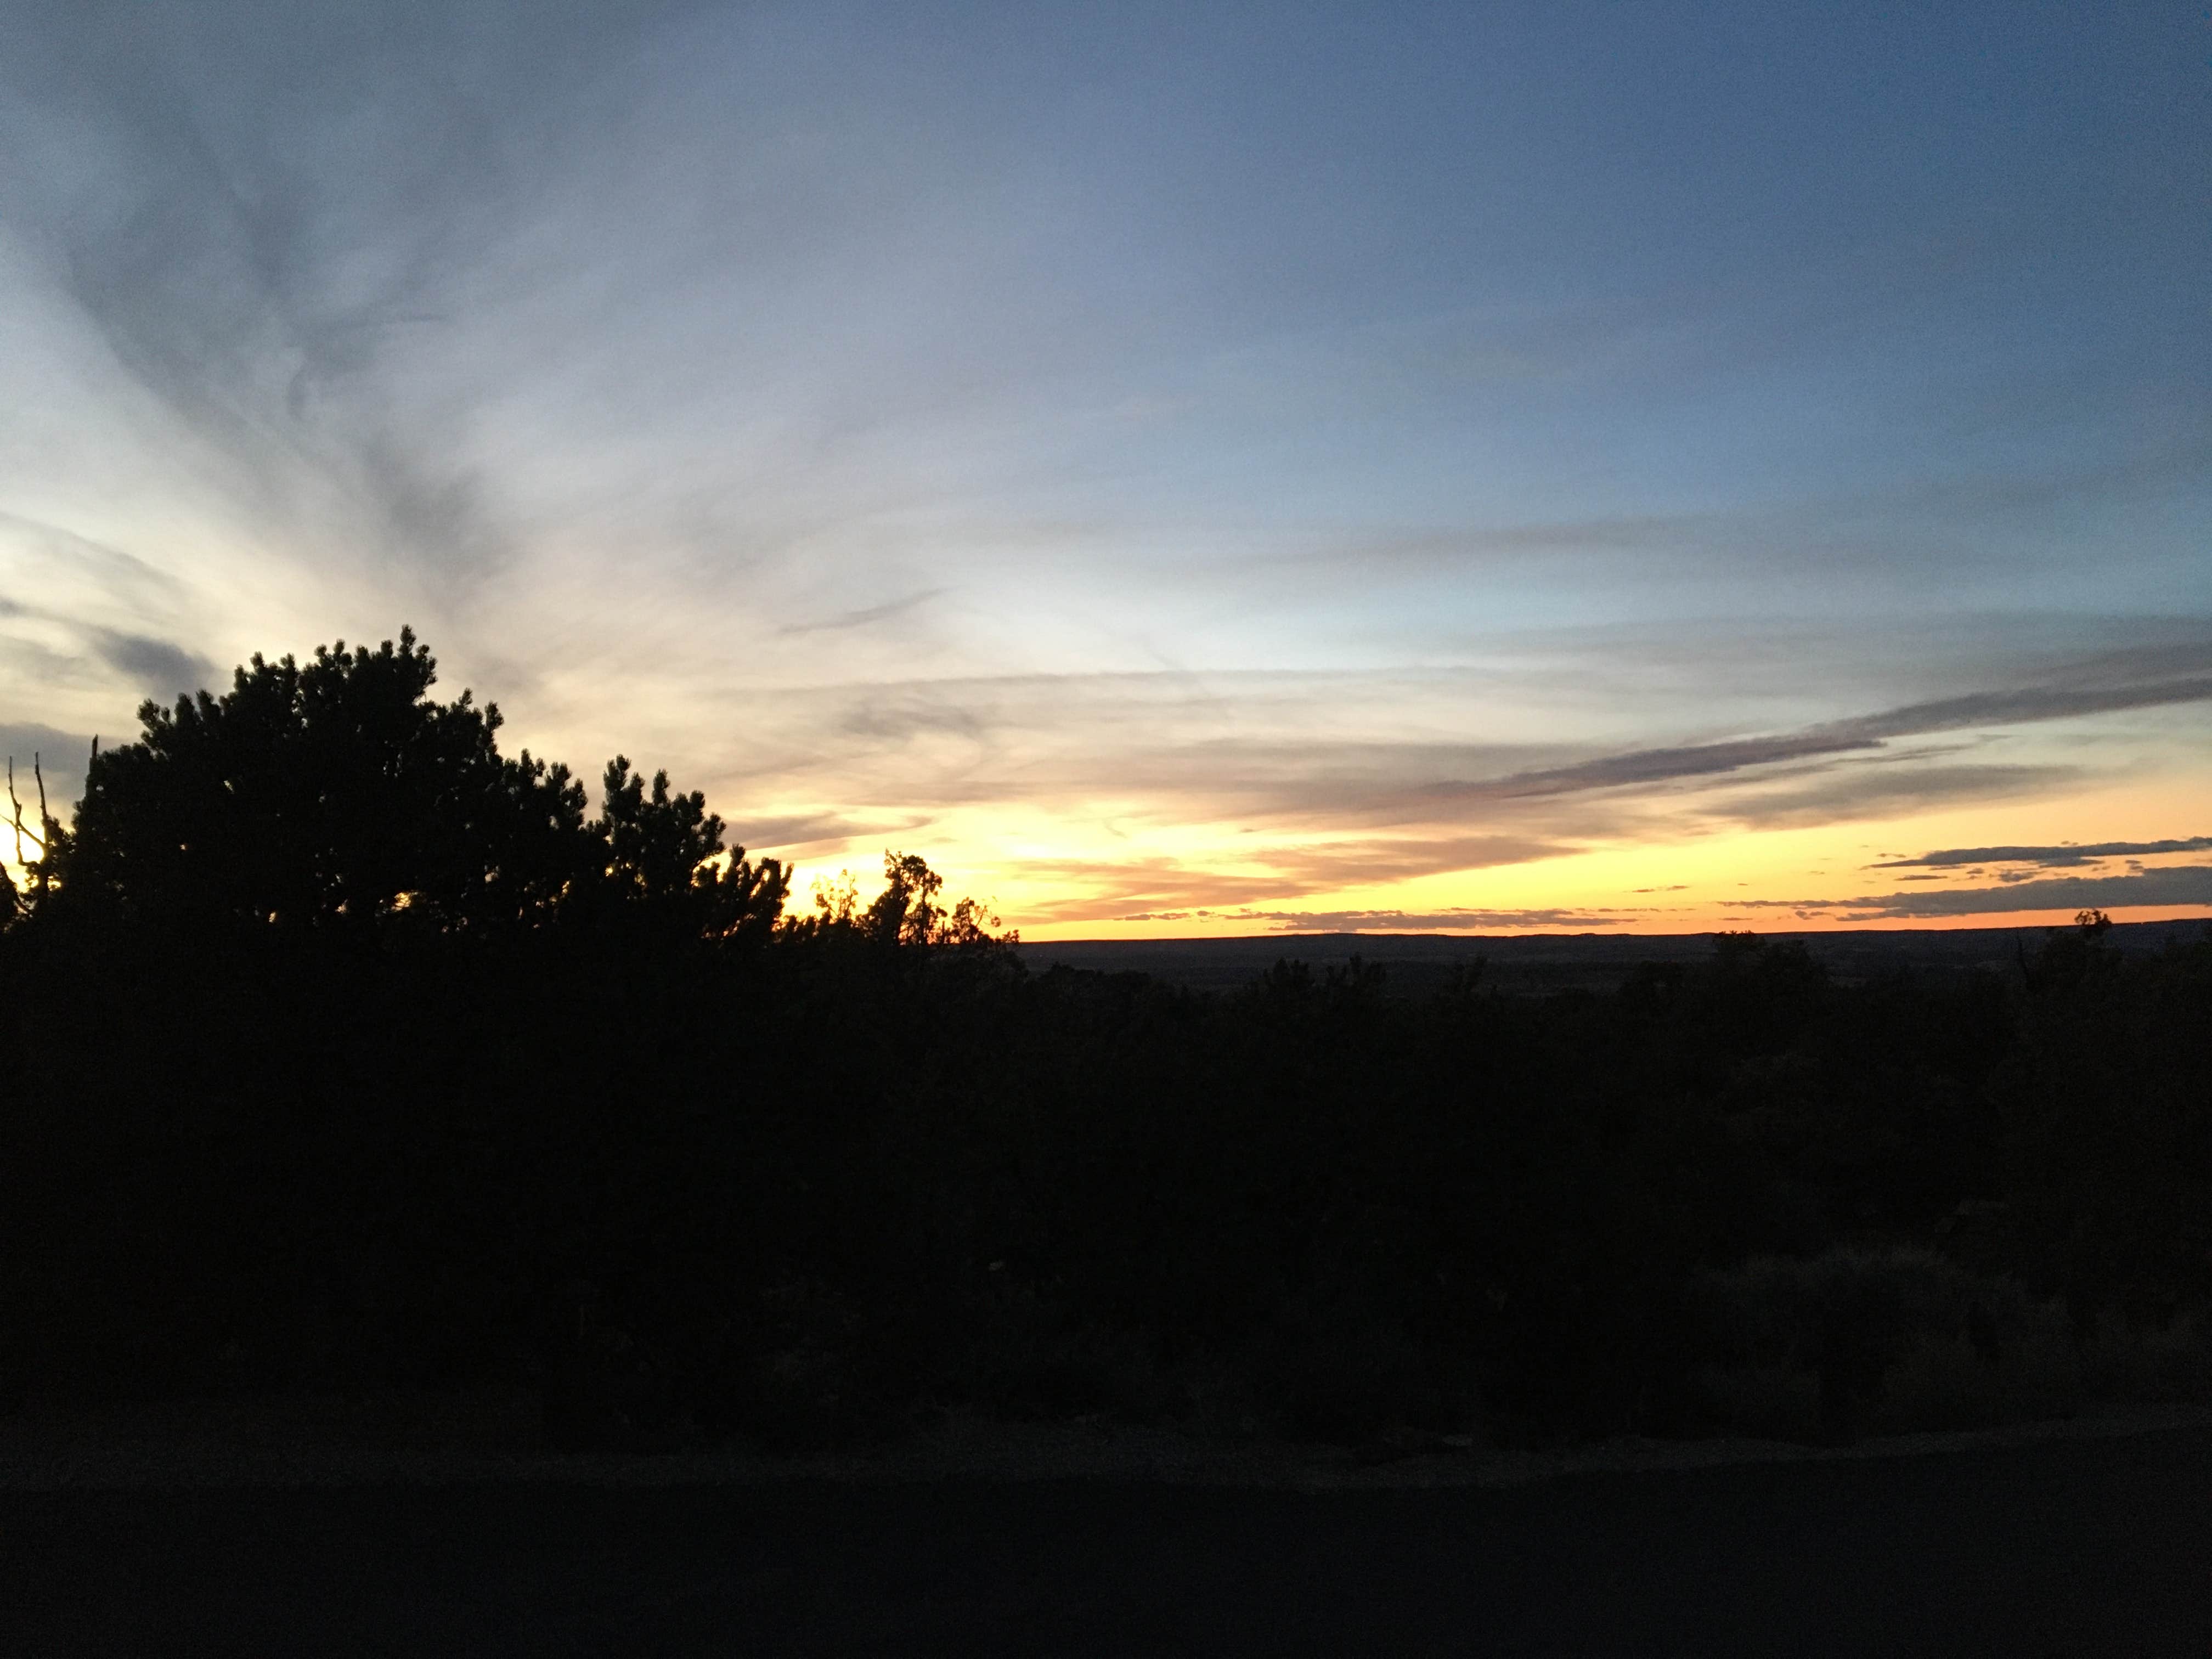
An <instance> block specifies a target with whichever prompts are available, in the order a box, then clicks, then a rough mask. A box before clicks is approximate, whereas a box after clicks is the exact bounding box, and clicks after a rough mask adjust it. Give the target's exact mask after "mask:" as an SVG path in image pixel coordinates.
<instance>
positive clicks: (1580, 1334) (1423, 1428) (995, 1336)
mask: <svg viewBox="0 0 2212 1659" xmlns="http://www.w3.org/2000/svg"><path fill="white" fill-rule="evenodd" d="M431 683H432V665H431V662H430V659H429V658H428V655H427V653H424V652H423V651H422V649H420V648H419V647H415V646H414V645H413V643H412V641H410V640H409V639H407V638H406V637H404V636H403V639H402V641H401V643H400V644H399V645H398V647H392V646H391V645H389V644H387V645H386V646H385V647H383V648H381V649H380V650H377V651H368V650H365V649H364V650H358V651H349V650H346V649H344V648H343V647H341V648H338V649H337V650H333V651H329V652H323V653H318V654H317V656H316V658H315V659H313V661H311V662H308V663H306V664H304V665H300V664H295V663H294V662H292V661H291V660H290V659H286V660H285V661H283V662H281V663H276V664H269V663H264V662H262V661H260V660H259V659H256V661H255V663H254V664H253V665H252V667H251V668H249V669H245V670H241V671H240V673H239V675H238V678H237V679H236V682H235V684H234V688H233V690H231V691H230V692H228V694H227V695H225V696H222V697H220V698H217V697H213V696H209V695H207V694H202V695H201V696H199V697H198V698H197V699H196V700H192V701H188V702H180V703H179V705H178V706H177V707H176V708H173V709H163V708H158V707H155V706H154V705H149V706H148V707H147V708H145V709H144V710H143V711H142V718H143V721H144V725H145V731H144V734H143V738H142V739H141V740H140V741H139V742H138V743H137V744H131V745H129V746H126V747H123V748H119V749H116V750H112V751H110V752H107V753H104V754H100V755H98V756H96V757H95V759H94V763H93V765H92V768H91V770H90V773H89V775H88V781H87V784H86V793H85V797H84V799H83V801H82V803H81V804H80V805H79V806H78V807H77V810H76V814H75V818H74V823H73V824H72V825H71V826H70V827H69V828H67V829H64V827H63V826H62V825H61V824H59V823H54V822H52V821H51V820H46V821H43V822H42V823H39V824H37V825H33V826H27V843H26V846H27V852H28V854H30V857H31V864H30V870H29V876H28V879H27V884H26V886H25V890H23V891H21V892H20V893H16V892H13V891H11V892H10V893H9V894H8V895H6V896H5V897H6V902H7V903H8V906H9V920H8V926H7V927H6V929H5V932H4V933H0V1020H4V1021H5V1022H7V1030H6V1038H7V1042H8V1045H9V1054H10V1056H11V1059H12V1065H11V1068H10V1088H9V1093H8V1096H7V1098H6V1101H5V1104H4V1107H0V1392H4V1395H5V1396H7V1397H8V1398H11V1399H13V1400H15V1401H38V1400H41V1399H52V1398H56V1397H60V1398H70V1399H77V1398H83V1397H86V1396H88V1395H132V1394H149V1393H150V1394H174V1393H178V1392H185V1391H205V1390H258V1389H272V1388H283V1389H295V1388H301V1389H307V1388H312V1389H381V1388H387V1387H394V1386H428V1387H455V1388H474V1387H485V1388H526V1389H531V1390H532V1391H535V1392H536V1393H538V1395H540V1396H541V1397H542V1398H543V1400H544V1402H545V1410H546V1422H547V1426H548V1429H549V1431H550V1433H551V1434H552V1435H553V1436H554V1437H556V1440H558V1441H559V1442H561V1443H568V1444H576V1445H605V1446H615V1447H633V1448H639V1449H650V1448H653V1447H656V1446H662V1445H675V1444H679V1443H687V1442H690V1441H692V1440H695V1439H696V1438H702V1437H714V1436H717V1435H728V1434H738V1435H743V1436H746V1437H755V1438H757V1439H761V1440H764V1441H767V1442H769V1443H781V1444H805V1443H821V1442H823V1441H826V1440H836V1439H847V1438H854V1437H869V1436H875V1435H882V1434H890V1433H895V1432H897V1431H900V1430H901V1429H902V1427H904V1426H906V1425H911V1424H913V1423H915V1422H916V1421H918V1420H921V1419H923V1418H925V1417H926V1416H927V1414H928V1413H932V1412H933V1411H936V1410H939V1409H942V1408H945V1407H962V1406H966V1407H980V1408H982V1409H985V1410H987V1411H994V1412H1000V1413H1054V1414H1066V1415H1073V1414H1079V1413H1094V1412H1102V1413H1121V1414H1127V1415H1130V1416H1135V1417H1143V1418H1149V1419H1183V1420H1188V1421H1191V1422H1194V1423H1196V1424H1198V1425H1202V1426H1210V1427H1215V1428H1219V1429H1223V1430H1226V1431H1241V1432H1248V1433H1250V1432H1259V1433H1298V1434H1310V1435H1322V1436H1330V1437H1343V1438H1348V1439H1357V1440H1369V1441H1380V1442H1390V1441H1393V1440H1398V1441H1403V1440H1407V1439H1409V1438H1410V1439H1414V1440H1418V1438H1419V1437H1420V1436H1422V1435H1424V1434H1457V1433H1473V1434H1477V1435H1492V1436H1500V1437H1524V1438H1525V1437H1553V1436H1568V1435H1584V1434H1595V1433H1605V1432H1613V1431H1628V1430H1636V1431H1646V1432H1695V1431H1702V1430H1712V1429H1732V1430H1739V1431H1741V1430H1749V1431H1760V1432H1770V1433H1778V1434H1784V1435H1790V1436H1796V1437H1808V1438H1814V1437H1849V1436H1851V1435H1853V1434H1857V1433H1863V1432H1868V1431H1875V1430H1877V1429H1881V1428H1885V1427H1917V1426H1943V1425H1964V1424H1969V1423H1977V1422H1987V1421H1992V1420H1997V1419H2005V1418H2009V1417H2021V1416H2032V1415H2039V1414H2046V1413H2057V1412H2064V1411H2067V1410H2069V1409H2071V1408H2072V1407H2073V1406H2074V1405H2075V1403H2076V1402H2077V1401H2079V1400H2081V1398H2083V1397H2085V1396H2086V1395H2097V1394H2106V1395H2121V1396H2127V1397H2134V1398H2160V1397H2165V1398H2172V1397H2181V1396H2188V1395H2204V1394H2208V1393H2212V1082H2208V1079H2212V944H2205V943H2199V944H2192V945H2169V946H2167V947H2166V949H2164V950H2163V951H2160V952H2158V953H2156V954H2141V953H2123V952H2121V951H2118V950H2116V949H2114V948H2113V947H2112V945H2111V943H2110V941H2109V940H2108V939H2106V937H2105V929H2104V925H2103V922H2102V919H2101V918H2098V917H2088V918H2085V920H2084V921H2083V922H2082V923H2081V925H2080V926H2078V927H2075V928H2073V929H2070V930H2062V931H2060V932H2059V933H2055V934H2053V935H2052V936H2051V937H2050V938H2049V939H2047V941H2045V942H2044V943H2042V944H2041V945H2040V947H2039V950H2037V951H2034V952H2033V954H2029V953H2023V955H2022V956H2021V960H2020V962H2019V963H2018V964H2017V965H2016V967H2015V969H2012V970H2011V971H2009V972H2008V973H2006V974H2004V975H1995V974H1974V975H1949V976H1946V977H1943V978H1942V979H1940V980H1935V981H1929V980H1916V979H1915V978H1913V977H1911V976H1909V975H1897V976H1894V977H1892V978H1888V979H1885V980H1881V981H1874V982H1868V983H1860V984H1842V983H1838V982H1836V981H1832V980H1831V979H1830V978H1829V977H1828V976H1827V975H1826V974H1825V973H1824V971H1823V970H1822V969H1821V968H1820V965H1819V964H1818V963H1815V962H1814V960H1813V959H1812V958H1811V957H1808V955H1807V954H1806V953H1805V952H1804V951H1803V950H1802V948H1800V947H1796V946H1784V945H1773V944H1768V943H1763V942H1762V941H1761V940H1759V939H1756V938H1753V937H1751V936H1748V935H1735V936H1730V935H1723V936H1721V937H1720V938H1718V939H1717V940H1716V941H1715V944H1714V948H1713V951H1712V954H1711V958H1710V960H1706V961H1702V962H1698V963H1687V964H1684V963H1665V964H1653V965H1649V966H1647V967H1644V968H1643V969H1638V971H1637V972H1636V973H1635V974H1634V975H1632V976H1631V977H1630V978H1629V980H1628V981H1627V982H1626V984H1625V985H1623V986H1622V987H1621V988H1620V989H1619V990H1618V991H1617V992H1613V993H1611V994H1590V993H1587V992H1576V993H1563V994H1556V995H1550V996H1507V995H1502V994H1495V993H1493V992H1490V991H1486V989H1485V987H1484V986H1483V984H1482V982H1481V980H1480V974H1479V972H1467V973H1462V974H1461V975H1457V976H1456V977H1455V979H1454V981H1452V982H1451V983H1449V985H1448V986H1446V987H1444V988H1443V990H1441V991H1440V992H1438V993H1437V994H1432V995H1428V996H1424V997H1419V998H1407V997H1393V996H1389V995H1385V994H1383V986H1382V984H1381V983H1380V981H1379V979H1378V976H1377V975H1376V974H1375V973H1374V972H1373V971H1371V970H1366V969H1358V968H1357V967H1355V968H1353V969H1348V970H1339V971H1333V972H1329V973H1327V974H1323V975H1314V974H1311V973H1310V972H1309V971H1307V970H1306V969H1303V968H1302V967H1300V966H1299V965H1297V963H1284V964H1282V965H1279V966H1278V967H1276V968H1275V969H1273V970H1272V971H1270V972H1268V973H1267V974H1266V975H1263V976H1262V977H1261V978H1260V979H1259V980H1258V981H1257V982H1255V983H1254V984H1252V985H1251V986H1249V987H1248V988H1246V989H1243V990H1241V991H1238V992H1235V993H1232V994H1218V995H1209V994H1200V993H1194V992H1191V991H1187V990H1180V989H1176V988H1175V987H1170V986H1166V985H1163V984H1161V983H1159V982H1158V981H1152V980H1149V979H1146V978H1144V977H1142V976H1139V975H1103V974H1097V973H1079V972H1075V971H1072V970H1067V969H1055V970H1054V971H1051V972H1048V973H1043V974H1036V973H1031V972H1029V971H1027V970H1026V969H1024V967H1023V966H1022V964H1021V963H1020V961H1019V959H1018V957H1017V955H1016V954H1015V952H1014V951H1012V950H1011V949H1010V948H1008V945H1007V943H1006V940H1004V939H1000V938H998V937H995V936H994V934H993V933H992V932H991V931H990V930H991V928H992V927H993V926H994V923H993V922H992V921H991V919H990V918H989V917H988V916H987V915H984V914H982V913H981V911H979V910H978V909H977V908H976V907H975V906H973V905H971V904H968V903H966V902H963V903H962V904H961V905H958V906H956V907H953V908H951V909H950V910H948V909H946V908H944V907H942V906H941V905H940V904H939V902H938V896H939V885H938V883H937V880H936V878H935V877H934V876H933V875H932V874H931V873H930V872H929V871H928V869H927V866H925V865H924V864H923V863H922V862H921V860H918V859H915V858H912V857H899V856H893V857H890V858H889V859H887V861H886V878H887V879H886V884H885V887H884V891H883V893H882V894H881V896H878V897H877V898H876V899H874V900H873V901H872V902H868V903H865V904H864V903H862V902H860V899H859V898H858V897H857V896H855V895H854V894H853V893H852V892H851V891H850V890H847V891H846V892H843V893H832V894H828V895H824V896H821V897H820V898H819V900H818V902H817V903H816V905H815V906H814V908H813V909H812V911H811V914H805V915H790V914H787V898H788V893H787V887H788V881H787V875H786V872H784V871H783V870H782V869H781V868H780V867H779V866H777V865H776V864H775V861H774V860H759V861H754V860H748V859H746V858H745V857H744V855H743V854H742V853H741V852H739V851H738V850H737V849H726V848H724V846H723V844H722V835H721V825H720V821H719V820H718V819H716V818H715V817H713V816H712V815H711V814H709V813H708V811H706V807H705V804H704V802H703V801H702V799H700V797H698V796H697V795H696V794H684V793H678V792H674V791H671V789H670V788H669V787H668V785H667V781H666V780H665V777H655V778H653V779H652V780H650V781H647V780H646V779H645V778H643V777H642V776H641V775H640V774H638V773H635V772H634V771H633V770H631V769H630V768H629V765H628V763H626V762H623V761H619V760H618V761H617V762H616V763H613V764H612V765H611V766H610V767H609V768H608V769H607V771H606V774H605V785H604V789H603V793H602V798H601V802H600V805H599V811H598V815H597V816H596V817H594V816H592V815H591V812H590V808H589V804H588V802H587V799H586V794H585V792H584V790H583V789H582V787H580V785H579V784H578V783H577V782H576V781H574V780H573V779H571V778H570V777H569V775H568V774H567V772H566V771H565V770H564V769H561V768H558V767H550V766H547V765H545V764H544V763H540V762H538V761H536V760H533V759H532V758H531V757H529V756H528V755H527V754H525V755H524V756H522V757H520V758H519V759H515V758H508V757H502V756H501V754H500V753H499V752H498V750H497V747H496V744H495V732H496V729H497V726H498V718H497V714H496V711H495V710H494V709H490V708H484V709H478V708H476V707H474V706H473V705H472V704H471V702H470V701H469V699H468V698H467V696H465V695H464V696H462V698H461V699H460V700H459V701H458V702H451V703H440V702H436V701H435V700H433V699H432V698H431V697H430V696H428V690H429V687H430V685H431ZM41 817H42V818H43V814H41Z"/></svg>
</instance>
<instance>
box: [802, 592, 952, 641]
mask: <svg viewBox="0 0 2212 1659" xmlns="http://www.w3.org/2000/svg"><path fill="white" fill-rule="evenodd" d="M944 592H945V589H943V588H941V587H929V588H924V589H923V590H922V591H921V592H919V593H909V594H908V595H907V596H906V597H905V598H903V599H886V600H885V601H884V603H883V604H881V605H864V606H862V607H861V608H860V610H858V611H842V612H840V613H839V614H838V615H836V616H834V617H823V619H822V620H821V621H819V622H806V623H784V624H783V626H782V627H781V628H779V629H776V630H775V631H776V632H777V633H779V634H781V635H787V636H788V635H793V634H827V633H834V632H836V631H839V630H841V629H848V628H867V627H870V626H872V625H873V624H874V623H879V622H889V621H890V619H891V618H892V617H899V616H903V615H905V614H906V613H907V612H908V611H913V610H915V609H917V608H918V607H920V606H921V605H927V604H928V603H929V602H930V601H931V600H932V599H937V598H939V596H940V595H942V594H943V593H944Z"/></svg>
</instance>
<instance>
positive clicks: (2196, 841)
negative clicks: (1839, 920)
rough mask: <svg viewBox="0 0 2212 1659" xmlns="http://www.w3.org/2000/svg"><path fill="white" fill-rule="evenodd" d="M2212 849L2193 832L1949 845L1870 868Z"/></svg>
mask: <svg viewBox="0 0 2212 1659" xmlns="http://www.w3.org/2000/svg"><path fill="white" fill-rule="evenodd" d="M2207 850H2212V836H2190V837H2188V838H2187V839H2186V840H2183V841H2100V842H2089V843H2088V844H2087V845H2086V846H2085V845H2081V844H2078V843H2069V844H2064V845H2061V846H2057V847H1948V848H1943V849H1942V850H1941V851H1939V852H1934V853H1923V854H1921V855H1920V856H1919V857H1918V858H1917V859H1887V860H1883V861H1882V862H1881V863H1879V864H1869V865H1868V866H1866V868H1868V869H1869V870H1945V869H1952V868H1956V867H1960V866H1969V865H1984V864H2032V865H2034V866H2037V867H2038V868H2040V869H2045V870H2063V869H2068V868H2070V867H2072V866H2077V865H2083V864H2090V863H2093V862H2095V861H2096V860H2100V859H2116V858H2154V857H2158V856H2160V855H2162V854H2168V853H2202V852H2205V851H2207Z"/></svg>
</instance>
